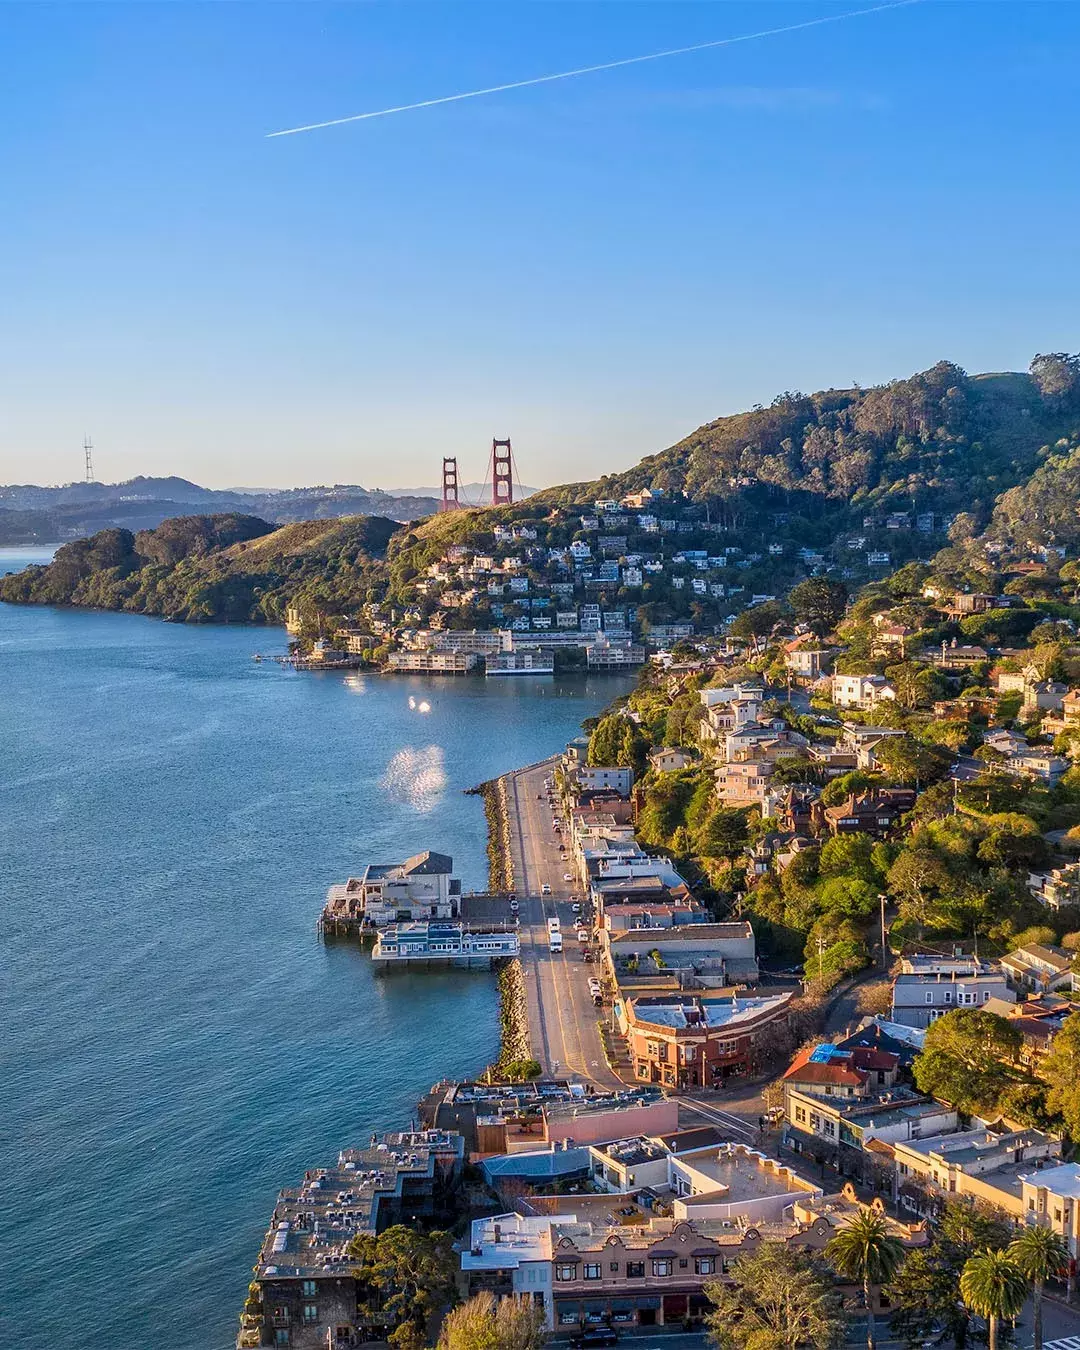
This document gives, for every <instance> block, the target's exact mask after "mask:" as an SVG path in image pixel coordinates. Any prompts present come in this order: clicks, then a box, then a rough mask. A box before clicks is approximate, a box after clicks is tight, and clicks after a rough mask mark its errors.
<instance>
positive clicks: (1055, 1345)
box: [1043, 1336, 1080, 1350]
mask: <svg viewBox="0 0 1080 1350" xmlns="http://www.w3.org/2000/svg"><path fill="white" fill-rule="evenodd" d="M1043 1350H1080V1336H1065V1337H1063V1338H1062V1339H1061V1340H1060V1341H1043Z"/></svg>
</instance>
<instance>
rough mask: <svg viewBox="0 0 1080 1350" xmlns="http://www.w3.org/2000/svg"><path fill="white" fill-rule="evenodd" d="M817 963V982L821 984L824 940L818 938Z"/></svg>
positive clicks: (823, 966)
mask: <svg viewBox="0 0 1080 1350" xmlns="http://www.w3.org/2000/svg"><path fill="white" fill-rule="evenodd" d="M817 961H818V966H817V977H818V982H819V983H823V982H824V980H825V939H824V938H823V937H819V938H818V940H817Z"/></svg>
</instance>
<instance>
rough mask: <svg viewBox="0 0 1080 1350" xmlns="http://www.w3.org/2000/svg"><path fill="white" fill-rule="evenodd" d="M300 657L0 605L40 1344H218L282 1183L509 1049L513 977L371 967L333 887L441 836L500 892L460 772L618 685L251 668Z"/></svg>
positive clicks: (523, 746) (228, 1332)
mask: <svg viewBox="0 0 1080 1350" xmlns="http://www.w3.org/2000/svg"><path fill="white" fill-rule="evenodd" d="M29 553H30V551H29V550H0V570H8V569H9V568H10V567H12V566H21V565H23V564H24V562H26V561H32V560H33V558H31V557H29V556H28V554H29ZM16 555H17V556H16ZM283 642H284V635H283V634H279V633H277V632H276V631H275V630H265V629H248V628H220V627H199V628H192V627H184V626H181V625H173V624H165V623H160V622H157V621H154V620H147V619H142V618H138V617H135V616H127V615H117V614H105V613H94V612H87V611H79V610H55V609H40V608H28V609H22V608H18V607H12V606H3V605H0V924H2V931H0V939H2V942H3V965H2V972H0V1016H2V1017H3V1026H4V1029H5V1030H4V1034H3V1037H2V1042H3V1044H2V1068H3V1082H4V1098H5V1102H4V1112H3V1123H4V1129H3V1131H0V1149H2V1150H3V1153H4V1154H5V1156H4V1157H3V1158H2V1160H0V1161H2V1162H3V1165H4V1167H5V1174H6V1177H7V1183H8V1184H7V1185H6V1186H5V1188H4V1194H3V1197H2V1199H0V1220H2V1221H3V1224H4V1231H6V1232H7V1233H8V1234H9V1235H12V1234H18V1238H17V1241H18V1249H17V1250H18V1257H19V1259H18V1261H17V1262H15V1263H12V1262H10V1261H9V1263H8V1271H9V1275H11V1274H12V1273H14V1276H15V1277H14V1279H9V1280H8V1281H6V1285H7V1288H6V1289H5V1295H4V1298H3V1305H4V1306H3V1309H2V1311H0V1319H2V1325H3V1330H4V1332H5V1334H6V1336H7V1339H9V1340H11V1341H12V1343H16V1341H17V1343H18V1344H19V1345H20V1347H22V1350H68V1348H69V1347H70V1348H71V1350H75V1347H80V1348H81V1347H92V1348H93V1350H98V1348H99V1347H100V1350H105V1348H106V1347H108V1350H114V1348H115V1347H117V1346H131V1347H142V1346H146V1347H150V1346H153V1347H154V1350H229V1347H231V1346H232V1344H233V1339H234V1337H235V1332H236V1309H237V1307H238V1306H239V1304H240V1302H241V1301H242V1298H243V1292H244V1289H245V1288H246V1285H247V1281H248V1278H249V1269H250V1264H251V1261H252V1259H253V1256H254V1254H255V1252H256V1251H257V1249H258V1245H259V1241H260V1239H261V1236H262V1233H263V1231H264V1227H265V1223H266V1216H267V1214H268V1213H269V1212H270V1210H271V1209H272V1207H273V1201H274V1196H275V1195H276V1193H277V1191H278V1189H279V1187H281V1186H282V1185H287V1184H291V1183H292V1182H294V1181H295V1180H296V1179H297V1178H298V1177H299V1176H301V1175H302V1174H303V1172H304V1170H305V1169H306V1168H307V1167H311V1166H315V1165H318V1164H319V1163H322V1162H327V1161H330V1160H332V1159H333V1158H334V1157H335V1156H336V1154H337V1152H338V1150H339V1149H340V1148H341V1147H344V1146H347V1145H349V1144H363V1143H365V1142H366V1141H367V1139H368V1137H369V1136H370V1134H371V1132H372V1131H373V1130H377V1129H385V1128H393V1127H400V1126H402V1125H405V1124H407V1122H408V1121H409V1120H410V1118H411V1117H412V1114H413V1109H414V1106H415V1103H416V1100H417V1098H418V1096H419V1095H420V1093H421V1092H422V1091H423V1090H424V1089H426V1088H427V1087H428V1086H429V1085H430V1084H431V1083H432V1082H433V1081H435V1080H436V1079H438V1078H441V1077H445V1076H453V1075H465V1074H468V1073H471V1072H474V1071H476V1070H477V1069H479V1068H481V1067H482V1066H483V1065H484V1064H485V1063H487V1062H488V1061H489V1060H490V1059H492V1058H494V1057H495V1055H496V1053H497V1049H498V1016H497V995H496V987H495V979H494V976H492V975H489V974H486V973H481V972H479V971H472V972H468V971H456V970H431V971H426V970H425V971H423V972H418V973H416V974H411V973H400V974H398V975H397V976H396V978H393V979H380V978H379V977H378V976H376V975H374V974H373V973H372V968H371V965H370V962H369V961H368V958H367V956H366V955H365V954H364V953H362V952H361V951H360V950H359V949H358V948H352V947H350V946H347V945H341V944H338V945H332V946H324V945H323V944H321V943H320V942H319V941H318V938H317V936H316V931H315V920H316V918H317V916H318V913H319V910H320V908H321V905H322V901H323V898H324V894H325V889H326V886H327V885H328V884H329V883H330V882H332V881H337V880H342V879H344V878H345V877H346V876H348V875H350V874H355V872H356V871H357V869H358V868H360V867H362V865H363V864H364V863H365V862H367V861H395V860H397V859H400V858H404V857H406V856H408V855H409V854H411V853H415V852H418V851H420V850H421V849H424V848H432V849H436V850H438V851H440V852H445V853H449V854H451V855H452V857H453V858H454V862H455V873H456V874H457V875H459V876H461V877H462V880H463V883H464V884H465V886H466V887H476V888H481V887H483V886H484V884H485V882H486V874H487V859H486V856H485V845H486V830H485V821H484V814H483V807H482V802H481V799H480V798H479V797H474V796H466V795H464V793H463V789H464V788H466V787H469V786H472V785H473V784H475V783H478V782H479V781H481V780H483V779H488V778H493V777H495V776H497V775H498V774H501V773H503V772H505V771H507V770H508V769H511V768H513V767H515V766H516V765H519V764H523V763H529V762H532V761H535V760H538V759H541V758H543V757H544V756H546V755H548V754H551V753H553V752H554V751H556V750H558V749H559V748H560V747H561V745H562V744H564V743H565V741H566V740H567V739H568V738H569V737H570V736H572V735H574V734H576V733H577V731H578V728H579V724H580V722H581V719H582V718H583V717H586V716H590V715H592V714H594V713H596V712H598V711H599V710H600V709H601V708H602V707H603V706H604V705H605V704H606V703H607V702H608V701H609V700H610V699H611V698H612V697H613V696H614V695H615V694H617V693H618V692H620V690H622V689H623V688H625V687H626V685H627V679H626V678H625V677H621V676H600V677H589V678H588V679H586V678H584V677H578V678H575V679H569V680H554V681H553V680H552V679H550V678H548V679H546V680H545V679H536V680H533V679H518V680H499V681H484V680H456V681H455V680H445V681H439V680H425V679H422V678H407V677H406V678H394V677H380V676H377V675H364V674H359V673H357V674H353V675H345V676H342V675H313V674H296V673H294V672H291V671H289V670H287V669H282V668H281V667H280V666H278V665H277V664H276V663H261V664H259V663H256V662H253V661H252V660H251V654H252V653H253V652H255V651H257V650H261V651H266V650H271V649H272V648H273V646H274V644H275V643H276V644H278V645H280V646H283ZM410 698H411V699H412V702H413V706H410ZM422 704H423V705H426V706H427V707H428V709H429V710H428V711H426V712H424V711H421V710H420V708H421V705H422ZM9 1150H10V1156H7V1155H8V1151H9Z"/></svg>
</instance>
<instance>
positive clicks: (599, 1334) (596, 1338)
mask: <svg viewBox="0 0 1080 1350" xmlns="http://www.w3.org/2000/svg"><path fill="white" fill-rule="evenodd" d="M618 1343H619V1333H618V1332H617V1331H616V1330H615V1328H614V1327H586V1328H585V1330H584V1331H575V1332H574V1334H573V1335H572V1336H571V1337H570V1350H586V1347H589V1346H594V1345H618Z"/></svg>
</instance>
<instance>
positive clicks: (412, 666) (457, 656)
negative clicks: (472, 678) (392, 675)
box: [386, 647, 480, 675]
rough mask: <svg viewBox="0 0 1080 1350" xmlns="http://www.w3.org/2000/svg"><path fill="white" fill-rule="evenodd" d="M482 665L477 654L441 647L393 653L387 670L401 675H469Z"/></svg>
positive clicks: (389, 658)
mask: <svg viewBox="0 0 1080 1350" xmlns="http://www.w3.org/2000/svg"><path fill="white" fill-rule="evenodd" d="M479 663H480V657H479V656H478V655H477V654H476V652H459V651H444V650H443V649H442V648H440V647H431V648H425V649H421V650H416V651H404V652H391V653H390V655H389V656H388V657H387V658H386V664H387V668H388V669H389V670H393V671H397V672H398V673H399V674H401V675H468V674H469V672H470V671H472V670H475V669H476V667H477V666H478V665H479Z"/></svg>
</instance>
